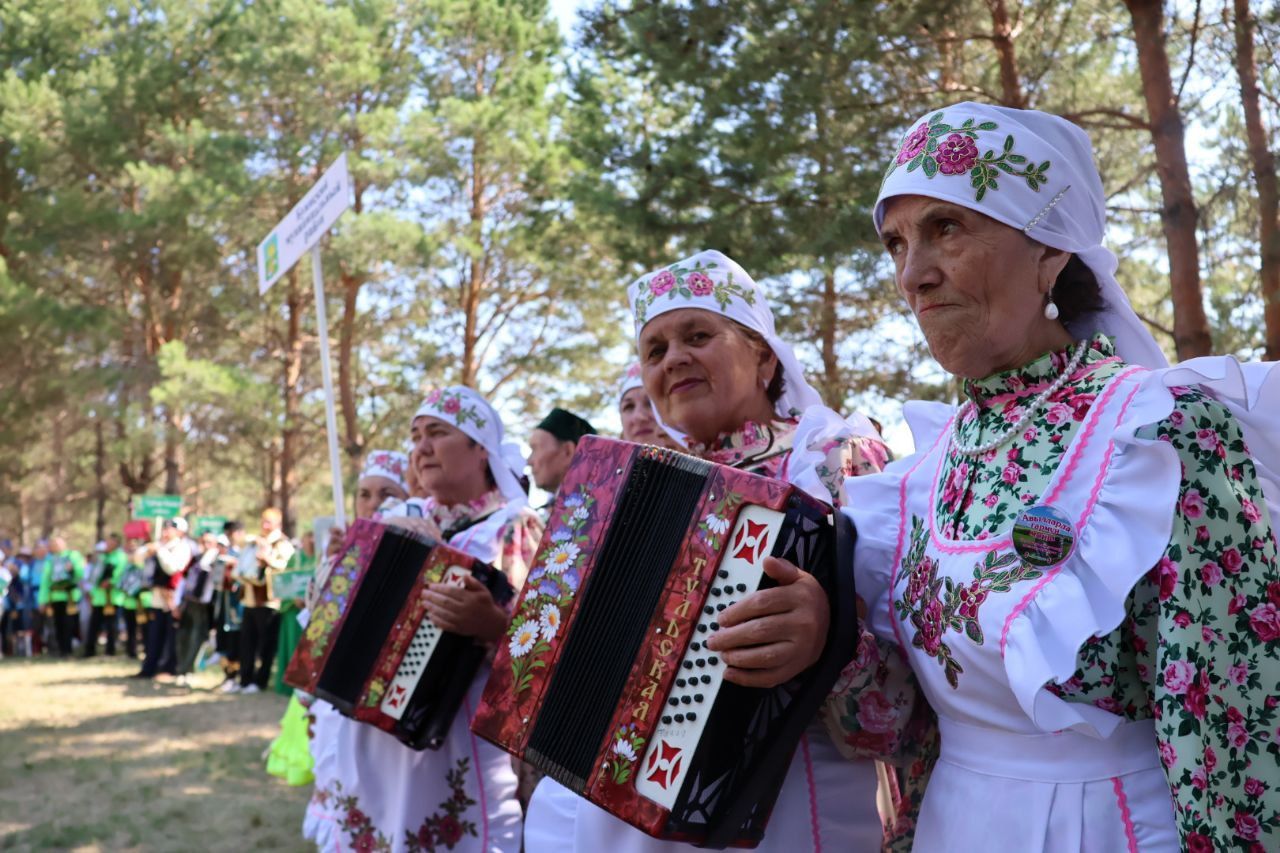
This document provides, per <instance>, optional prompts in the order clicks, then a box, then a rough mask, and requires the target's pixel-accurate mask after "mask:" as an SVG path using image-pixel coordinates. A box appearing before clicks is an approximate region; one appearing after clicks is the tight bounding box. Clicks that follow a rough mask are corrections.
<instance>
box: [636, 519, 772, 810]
mask: <svg viewBox="0 0 1280 853" xmlns="http://www.w3.org/2000/svg"><path fill="white" fill-rule="evenodd" d="M783 520H784V516H783V514H782V513H780V512H775V511H773V510H770V509H766V508H765V507H762V506H756V505H748V506H746V507H744V508H743V510H742V512H740V513H739V514H738V521H737V524H736V525H735V526H734V529H733V531H732V533H730V535H729V540H728V545H727V546H726V549H725V555H724V557H723V558H722V559H721V561H720V565H719V567H718V568H717V570H716V573H715V576H714V577H713V579H712V581H711V584H710V588H709V589H708V591H707V597H706V602H705V604H704V606H703V608H702V612H701V613H700V614H699V616H698V621H697V624H696V625H695V626H694V629H693V634H692V636H691V638H690V640H689V645H688V647H687V648H686V649H685V654H684V657H683V658H682V659H681V661H680V664H679V668H678V670H677V675H676V679H675V682H674V684H673V686H672V689H671V692H670V694H668V696H667V701H666V704H665V705H663V707H662V711H661V716H660V718H659V722H658V727H657V729H656V730H655V731H654V733H653V738H652V739H651V740H650V741H649V747H648V749H647V751H646V752H645V754H644V758H643V760H642V761H641V762H640V772H639V776H638V777H637V779H636V791H637V793H639V794H641V795H642V796H644V797H646V798H647V799H650V800H652V801H654V802H655V803H658V804H659V805H662V806H664V807H666V808H668V809H670V808H672V807H673V806H674V805H675V803H676V799H677V798H678V796H679V794H680V791H681V788H682V787H683V785H684V780H685V777H686V775H687V774H688V772H689V768H690V766H691V765H692V764H693V761H692V758H693V754H694V752H696V751H697V747H698V742H699V741H700V740H701V739H702V732H703V729H704V727H705V726H706V725H707V719H708V717H710V715H711V714H710V712H711V709H712V706H713V705H714V704H715V701H716V696H717V695H718V694H719V692H720V687H721V686H722V685H723V684H724V672H725V664H724V661H722V660H721V659H720V657H719V655H717V654H715V653H714V652H712V651H710V650H709V649H707V647H706V641H707V638H709V637H710V636H711V635H712V634H714V633H715V632H716V630H717V629H718V628H719V627H720V625H719V622H718V621H717V620H718V619H719V617H720V614H721V613H722V612H723V611H724V610H725V609H727V608H728V607H729V606H730V605H732V604H736V603H737V602H739V601H741V600H742V599H743V598H745V597H746V596H748V595H750V594H751V593H752V592H755V591H756V590H757V589H758V588H759V587H760V582H761V580H763V578H764V558H765V557H767V556H768V555H769V554H770V553H772V551H773V545H774V541H775V539H776V538H777V534H778V530H779V528H781V526H782V523H783Z"/></svg>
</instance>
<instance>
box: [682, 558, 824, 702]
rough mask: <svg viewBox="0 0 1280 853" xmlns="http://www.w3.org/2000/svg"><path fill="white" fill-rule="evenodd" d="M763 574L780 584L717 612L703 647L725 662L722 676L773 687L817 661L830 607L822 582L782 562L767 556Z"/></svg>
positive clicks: (747, 685)
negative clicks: (713, 628) (715, 626)
mask: <svg viewBox="0 0 1280 853" xmlns="http://www.w3.org/2000/svg"><path fill="white" fill-rule="evenodd" d="M764 572H765V574H767V575H768V576H769V577H771V578H773V579H774V580H776V581H777V582H778V583H779V584H780V585H779V586H776V587H774V588H773V589H763V590H759V591H757V592H753V593H752V594H751V595H748V596H747V597H746V598H744V599H743V600H742V601H739V602H738V603H737V604H735V605H733V606H732V607H729V608H727V609H726V610H725V611H724V613H722V614H720V619H719V622H720V630H718V631H716V632H715V633H714V634H712V635H711V638H710V639H709V640H707V648H709V649H711V650H712V651H716V652H720V657H721V658H722V659H723V660H724V662H725V663H726V664H727V665H728V669H726V670H725V674H724V677H725V680H726V681H731V682H733V683H734V684H741V685H743V686H744V687H774V686H776V685H778V684H782V683H783V682H784V681H787V680H788V679H790V678H794V677H795V676H796V675H799V674H800V673H801V672H803V671H804V670H805V669H807V668H809V667H810V666H812V665H813V664H814V662H815V661H817V660H818V657H819V656H820V655H821V654H822V649H823V647H824V646H825V645H826V642H827V628H828V627H829V625H830V623H831V610H830V606H829V605H828V603H827V594H826V592H825V591H824V590H823V589H822V585H821V584H819V583H818V581H817V579H816V578H814V576H813V575H811V574H809V573H808V572H805V571H802V570H801V569H799V568H797V567H796V566H794V565H792V564H791V563H788V562H787V561H786V560H780V559H778V558H777V557H766V558H765V561H764Z"/></svg>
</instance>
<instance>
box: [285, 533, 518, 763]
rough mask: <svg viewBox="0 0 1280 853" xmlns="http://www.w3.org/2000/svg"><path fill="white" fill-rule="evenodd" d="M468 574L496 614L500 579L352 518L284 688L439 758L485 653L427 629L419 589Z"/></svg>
mask: <svg viewBox="0 0 1280 853" xmlns="http://www.w3.org/2000/svg"><path fill="white" fill-rule="evenodd" d="M462 574H470V575H472V576H473V577H475V578H476V579H478V580H479V581H480V582H481V583H483V584H484V585H485V586H486V587H487V588H488V589H489V592H490V594H492V595H493V597H494V600H496V601H497V602H498V603H499V604H502V605H505V604H506V603H507V602H509V601H510V600H511V598H512V596H513V595H514V590H513V589H512V587H511V584H510V582H509V581H508V580H507V577H506V575H504V574H503V573H502V572H501V571H499V570H497V569H495V568H493V567H492V566H490V565H488V564H487V563H484V562H481V561H480V560H477V559H475V558H474V557H471V556H470V555H468V554H465V553H463V552H462V551H459V550H457V549H455V548H451V547H449V546H448V545H445V544H442V543H439V542H435V541H434V540H431V539H429V538H426V537H422V536H418V535H416V534H414V533H411V532H409V531H407V530H404V529H402V528H396V527H387V526H385V525H383V524H381V523H379V522H376V521H370V520H367V519H360V520H357V521H356V522H354V523H353V524H352V525H351V529H350V530H348V531H347V536H346V540H345V541H344V543H343V548H342V552H341V553H340V555H339V557H338V558H337V559H336V560H335V561H334V564H333V567H332V569H331V571H330V573H329V576H328V577H327V578H326V579H325V581H324V585H323V587H322V588H321V590H320V593H319V596H318V600H317V603H316V605H315V607H314V608H313V610H312V612H311V616H310V621H309V622H308V623H307V627H306V630H305V631H304V632H303V635H302V639H301V640H300V641H299V642H298V647H297V649H296V650H295V651H294V654H293V659H292V660H291V661H290V662H289V666H288V669H286V670H285V676H284V680H285V682H286V683H287V684H289V685H291V686H293V687H296V688H298V689H300V690H304V691H306V692H308V693H312V694H314V695H316V696H318V697H319V698H321V699H324V700H325V701H327V702H329V703H330V704H332V705H333V706H334V707H335V708H337V709H338V711H339V712H341V713H342V714H344V715H346V716H348V717H352V718H354V719H357V720H361V721H363V722H366V723H369V724H371V725H374V726H377V727H378V728H380V729H382V730H384V731H386V732H389V733H391V734H392V735H394V736H395V737H396V738H398V739H399V740H400V741H402V742H403V743H405V744H406V745H408V746H410V747H412V748H414V749H438V748H439V747H440V745H441V744H442V743H443V742H444V740H445V738H446V736H447V735H448V733H449V726H450V725H451V724H452V723H453V718H454V716H455V715H456V714H457V711H458V707H459V706H460V705H461V703H462V700H463V697H464V696H465V695H466V692H467V688H468V687H469V686H470V684H471V681H472V679H473V678H474V677H475V674H476V672H477V671H478V670H479V667H480V664H481V662H482V661H483V659H484V655H485V649H484V647H483V646H482V645H480V644H479V643H477V642H476V641H475V640H473V639H472V638H471V637H464V636H461V635H458V634H454V633H451V632H448V631H441V630H439V629H438V628H436V627H435V626H434V625H433V624H432V623H431V620H430V619H429V618H428V617H427V613H426V603H425V600H424V598H423V592H424V590H425V589H426V586H427V584H429V583H436V582H445V583H448V582H450V581H451V580H456V579H457V578H458V577H460V576H461V575H462Z"/></svg>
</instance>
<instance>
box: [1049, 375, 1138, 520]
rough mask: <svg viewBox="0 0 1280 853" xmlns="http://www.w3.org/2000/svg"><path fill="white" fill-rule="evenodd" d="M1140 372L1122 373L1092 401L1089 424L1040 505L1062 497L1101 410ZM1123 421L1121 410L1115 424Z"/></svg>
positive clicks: (1081, 457) (1095, 428)
mask: <svg viewBox="0 0 1280 853" xmlns="http://www.w3.org/2000/svg"><path fill="white" fill-rule="evenodd" d="M1140 370H1142V368H1141V367H1131V368H1129V369H1128V370H1125V371H1122V372H1121V373H1120V374H1119V375H1117V376H1116V377H1115V378H1114V379H1112V380H1111V381H1110V382H1109V383H1108V384H1107V387H1106V389H1105V390H1104V391H1103V392H1102V397H1101V398H1099V399H1097V400H1094V402H1093V407H1092V408H1091V409H1090V411H1089V423H1088V424H1086V425H1085V428H1084V430H1083V431H1082V432H1081V433H1080V434H1079V436H1077V438H1076V440H1075V441H1073V442H1072V448H1071V461H1070V462H1068V463H1067V467H1066V468H1065V469H1064V470H1063V472H1062V476H1061V477H1059V478H1058V480H1057V482H1055V483H1054V484H1053V488H1052V489H1050V490H1049V494H1048V495H1047V496H1046V497H1045V498H1044V499H1043V500H1042V501H1041V503H1046V504H1052V503H1054V502H1055V501H1057V499H1058V498H1059V497H1061V496H1062V492H1063V490H1065V489H1066V488H1067V484H1068V483H1070V482H1071V478H1072V477H1073V476H1075V472H1076V468H1078V467H1079V466H1080V460H1081V459H1083V458H1084V451H1085V448H1086V447H1088V445H1089V442H1090V441H1091V440H1092V439H1093V434H1094V432H1095V431H1096V430H1097V429H1098V421H1099V420H1101V419H1102V410H1103V409H1105V408H1106V407H1107V404H1108V403H1110V402H1111V398H1112V397H1113V396H1115V394H1116V392H1117V391H1118V390H1120V383H1121V382H1123V381H1124V380H1125V379H1128V378H1129V377H1130V376H1132V375H1133V374H1135V373H1137V372H1138V371H1140ZM1137 391H1138V389H1137V388H1134V389H1133V392H1132V393H1130V394H1129V399H1130V400H1132V399H1133V395H1134V394H1136V393H1137ZM1128 406H1129V403H1128V401H1126V402H1125V408H1126V409H1127V408H1128ZM1123 419H1124V410H1123V409H1122V410H1121V411H1120V417H1119V418H1116V422H1117V423H1119V422H1120V421H1121V420H1123Z"/></svg>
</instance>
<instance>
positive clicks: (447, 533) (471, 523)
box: [440, 509, 497, 542]
mask: <svg viewBox="0 0 1280 853" xmlns="http://www.w3.org/2000/svg"><path fill="white" fill-rule="evenodd" d="M495 512H497V510H496V509H495V510H494V511H493V512H487V513H485V514H484V515H477V516H476V517H475V518H468V519H467V520H465V521H460V522H458V523H457V524H455V525H454V526H453V527H449V528H446V529H444V530H442V531H440V533H441V535H443V536H444V541H446V542H452V541H453V537H455V536H457V535H458V534H459V533H465V532H466V531H468V530H470V529H471V528H473V527H475V526H476V525H477V524H479V523H480V522H482V521H485V520H487V519H488V518H489V517H490V516H492V515H493V514H494V513H495Z"/></svg>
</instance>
